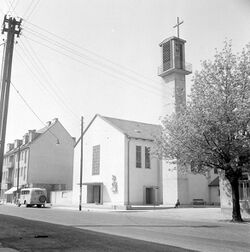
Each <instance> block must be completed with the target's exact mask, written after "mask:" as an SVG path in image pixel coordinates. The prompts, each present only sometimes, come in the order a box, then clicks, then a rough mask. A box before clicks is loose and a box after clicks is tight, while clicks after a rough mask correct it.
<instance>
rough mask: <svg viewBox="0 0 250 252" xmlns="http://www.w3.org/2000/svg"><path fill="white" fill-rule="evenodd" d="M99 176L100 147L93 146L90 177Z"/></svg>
mask: <svg viewBox="0 0 250 252" xmlns="http://www.w3.org/2000/svg"><path fill="white" fill-rule="evenodd" d="M98 174H100V145H95V146H93V159H92V175H98Z"/></svg>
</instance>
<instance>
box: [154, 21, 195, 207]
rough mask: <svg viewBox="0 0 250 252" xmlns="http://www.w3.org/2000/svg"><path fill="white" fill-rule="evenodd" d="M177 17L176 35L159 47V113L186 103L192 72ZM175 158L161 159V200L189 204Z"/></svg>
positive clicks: (186, 179)
mask: <svg viewBox="0 0 250 252" xmlns="http://www.w3.org/2000/svg"><path fill="white" fill-rule="evenodd" d="M182 23H183V22H181V23H180V22H179V18H177V25H175V26H174V27H177V37H175V36H173V37H170V38H167V39H165V40H163V41H162V42H161V43H160V44H159V46H160V47H161V55H162V62H161V66H160V67H159V68H158V76H160V77H161V78H162V111H161V115H162V117H164V116H166V115H170V114H172V113H178V112H179V111H180V110H181V109H182V108H184V107H185V106H186V75H188V74H190V73H192V67H191V64H187V63H186V61H185V43H186V41H185V40H183V39H181V38H179V26H180V25H181V24H182ZM179 170H180V169H179V167H178V162H177V160H176V163H175V164H170V163H167V162H166V161H164V160H163V161H162V178H163V181H162V182H163V204H164V205H174V204H175V203H176V201H177V199H179V200H180V203H181V204H188V203H189V202H188V201H189V199H188V198H189V197H188V191H189V188H188V187H189V185H188V177H187V175H184V174H181V172H180V171H179Z"/></svg>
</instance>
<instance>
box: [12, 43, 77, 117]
mask: <svg viewBox="0 0 250 252" xmlns="http://www.w3.org/2000/svg"><path fill="white" fill-rule="evenodd" d="M20 48H21V49H22V51H23V52H24V54H25V56H26V57H27V58H28V62H33V64H32V67H33V68H34V69H36V71H35V72H34V71H33V70H32V68H30V67H29V65H28V64H27V63H26V62H25V60H24V57H22V56H19V52H18V51H17V55H18V56H19V57H20V59H21V60H22V61H23V63H24V64H25V65H26V67H27V68H28V70H29V71H30V72H31V73H32V74H33V76H34V77H35V79H36V80H37V81H38V82H39V83H40V85H41V87H43V89H44V90H45V91H46V92H47V93H48V94H50V95H52V96H53V97H54V98H56V99H53V101H54V102H55V103H57V101H62V100H61V99H59V98H58V95H57V94H56V92H55V91H54V90H50V89H49V87H47V86H46V85H45V84H44V83H43V81H42V80H41V79H40V77H39V76H40V74H39V70H38V69H39V67H38V65H37V62H36V61H35V60H34V59H33V58H32V56H31V54H30V53H29V52H28V51H26V50H24V48H22V47H20ZM41 76H44V75H43V74H41ZM45 81H46V80H45ZM50 91H53V92H50ZM58 105H59V104H58ZM61 105H64V106H65V108H67V109H68V110H69V108H68V107H67V106H66V105H65V104H64V103H61ZM59 106H60V105H59ZM70 115H71V116H72V115H75V114H73V113H72V111H71V110H70ZM75 117H77V116H76V115H75Z"/></svg>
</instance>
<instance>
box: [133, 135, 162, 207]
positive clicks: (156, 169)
mask: <svg viewBox="0 0 250 252" xmlns="http://www.w3.org/2000/svg"><path fill="white" fill-rule="evenodd" d="M137 145H138V146H141V147H142V167H141V168H136V146H137ZM145 147H150V148H151V150H152V151H153V149H154V143H153V142H151V141H148V140H135V139H131V140H130V148H129V151H130V152H129V153H130V156H129V161H130V162H129V188H130V189H129V192H130V194H129V196H130V197H129V199H130V202H129V203H130V204H131V205H133V204H134V205H137V204H139V205H143V204H145V203H146V202H145V187H157V188H159V189H155V190H156V194H157V202H156V203H158V204H162V180H161V166H160V163H159V160H158V159H157V158H156V157H153V155H151V166H150V169H147V168H145Z"/></svg>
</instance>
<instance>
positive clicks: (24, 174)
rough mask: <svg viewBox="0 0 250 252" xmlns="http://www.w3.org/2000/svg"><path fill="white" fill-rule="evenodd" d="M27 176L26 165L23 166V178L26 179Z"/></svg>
mask: <svg viewBox="0 0 250 252" xmlns="http://www.w3.org/2000/svg"><path fill="white" fill-rule="evenodd" d="M25 176H26V167H24V168H23V179H25Z"/></svg>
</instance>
